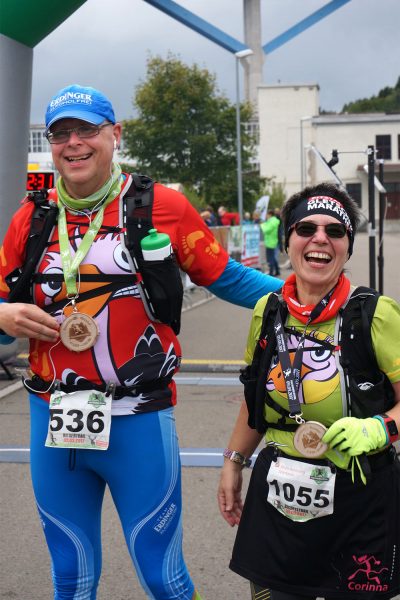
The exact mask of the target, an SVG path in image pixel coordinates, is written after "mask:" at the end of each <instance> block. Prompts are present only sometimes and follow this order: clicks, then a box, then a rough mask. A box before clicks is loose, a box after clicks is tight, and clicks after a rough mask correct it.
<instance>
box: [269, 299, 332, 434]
mask: <svg viewBox="0 0 400 600" xmlns="http://www.w3.org/2000/svg"><path fill="white" fill-rule="evenodd" d="M333 290H334V288H333V289H332V290H330V292H328V294H326V296H324V298H322V300H320V301H319V302H318V304H316V306H315V307H314V308H313V310H312V311H311V314H310V316H309V317H308V320H307V323H306V324H305V326H304V330H303V333H302V335H301V338H300V341H299V344H298V346H297V348H296V352H295V355H294V359H293V364H292V363H291V362H290V355H289V349H288V344H287V337H286V334H285V328H284V325H283V322H282V317H281V314H280V310H279V309H278V310H277V312H276V316H275V322H274V330H275V336H276V346H277V352H278V358H279V362H280V365H281V369H282V375H283V378H284V380H285V385H286V392H287V397H288V403H289V411H290V414H289V416H290V417H291V418H292V419H295V420H296V422H297V423H299V424H300V423H303V422H304V419H303V418H302V410H301V406H300V400H299V388H300V374H301V366H302V364H303V353H304V343H305V336H306V331H307V327H308V326H309V325H310V323H312V321H314V320H315V319H317V318H318V317H319V316H320V314H321V313H322V311H323V310H324V308H325V307H326V305H327V304H328V302H329V299H330V297H331V296H332V294H333Z"/></svg>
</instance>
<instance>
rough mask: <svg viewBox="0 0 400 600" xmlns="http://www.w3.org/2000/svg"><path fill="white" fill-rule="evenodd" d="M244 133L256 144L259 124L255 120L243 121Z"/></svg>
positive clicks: (258, 141)
mask: <svg viewBox="0 0 400 600" xmlns="http://www.w3.org/2000/svg"><path fill="white" fill-rule="evenodd" d="M244 128H245V131H246V133H247V134H248V135H249V136H250V137H252V138H253V141H254V143H255V144H256V145H258V144H259V143H260V125H259V123H258V120H257V121H248V122H247V123H244Z"/></svg>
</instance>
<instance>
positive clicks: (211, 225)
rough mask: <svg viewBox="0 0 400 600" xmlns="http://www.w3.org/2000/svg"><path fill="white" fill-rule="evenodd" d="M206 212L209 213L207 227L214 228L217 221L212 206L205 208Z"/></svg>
mask: <svg viewBox="0 0 400 600" xmlns="http://www.w3.org/2000/svg"><path fill="white" fill-rule="evenodd" d="M206 211H207V212H209V213H210V217H209V221H210V224H209V225H208V226H209V227H216V226H217V225H218V219H217V215H216V214H215V212H214V209H213V207H212V206H206Z"/></svg>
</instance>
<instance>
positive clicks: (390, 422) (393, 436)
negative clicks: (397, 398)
mask: <svg viewBox="0 0 400 600" xmlns="http://www.w3.org/2000/svg"><path fill="white" fill-rule="evenodd" d="M379 416H380V417H381V419H382V421H383V423H384V425H385V428H386V431H387V434H388V438H389V442H390V443H392V444H393V442H397V440H398V439H399V430H398V429H397V425H396V421H395V420H394V419H392V417H389V415H386V414H383V415H379Z"/></svg>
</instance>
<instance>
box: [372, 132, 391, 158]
mask: <svg viewBox="0 0 400 600" xmlns="http://www.w3.org/2000/svg"><path fill="white" fill-rule="evenodd" d="M375 147H376V155H377V158H386V159H387V160H391V159H392V143H391V137H390V135H377V136H376V138H375Z"/></svg>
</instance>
